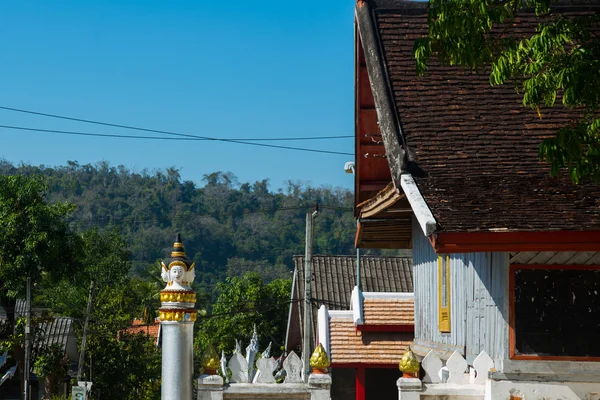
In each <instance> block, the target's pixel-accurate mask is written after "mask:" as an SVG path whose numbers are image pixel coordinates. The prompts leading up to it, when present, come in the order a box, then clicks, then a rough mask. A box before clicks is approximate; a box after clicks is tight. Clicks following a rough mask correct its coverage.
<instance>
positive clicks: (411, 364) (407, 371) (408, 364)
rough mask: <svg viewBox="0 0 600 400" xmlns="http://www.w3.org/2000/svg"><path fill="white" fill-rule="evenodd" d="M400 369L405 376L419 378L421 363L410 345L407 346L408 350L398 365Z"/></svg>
mask: <svg viewBox="0 0 600 400" xmlns="http://www.w3.org/2000/svg"><path fill="white" fill-rule="evenodd" d="M398 367H399V368H400V371H402V373H403V374H404V375H403V376H402V377H403V378H417V377H418V374H419V369H420V368H421V365H420V364H419V360H417V357H416V356H415V354H414V353H413V352H412V350H411V349H410V346H408V347H407V348H406V351H405V352H404V354H403V355H402V359H401V360H400V364H399V365H398Z"/></svg>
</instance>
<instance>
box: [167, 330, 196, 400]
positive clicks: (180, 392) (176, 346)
mask: <svg viewBox="0 0 600 400" xmlns="http://www.w3.org/2000/svg"><path fill="white" fill-rule="evenodd" d="M160 325H161V327H160V329H161V335H162V388H161V399H162V400H191V399H192V380H193V376H192V374H193V366H194V360H193V357H192V356H193V349H192V345H193V343H194V323H193V322H183V321H182V322H176V321H161V323H160Z"/></svg>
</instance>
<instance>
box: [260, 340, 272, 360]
mask: <svg viewBox="0 0 600 400" xmlns="http://www.w3.org/2000/svg"><path fill="white" fill-rule="evenodd" d="M272 344H273V342H269V345H268V346H267V348H266V349H265V351H263V353H262V355H261V358H269V357H271V345H272Z"/></svg>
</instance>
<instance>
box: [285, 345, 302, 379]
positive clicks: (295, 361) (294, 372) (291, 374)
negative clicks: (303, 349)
mask: <svg viewBox="0 0 600 400" xmlns="http://www.w3.org/2000/svg"><path fill="white" fill-rule="evenodd" d="M302 367H303V366H302V360H301V359H300V357H298V355H297V354H296V353H294V352H293V351H292V352H290V354H289V355H288V356H287V357H286V358H285V361H284V362H283V369H284V370H285V373H286V377H285V381H284V382H285V383H302V382H303V380H302Z"/></svg>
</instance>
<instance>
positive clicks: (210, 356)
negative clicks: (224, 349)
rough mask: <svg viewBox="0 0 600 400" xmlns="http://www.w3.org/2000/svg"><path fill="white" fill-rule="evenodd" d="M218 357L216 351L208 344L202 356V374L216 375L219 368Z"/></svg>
mask: <svg viewBox="0 0 600 400" xmlns="http://www.w3.org/2000/svg"><path fill="white" fill-rule="evenodd" d="M219 362H220V360H219V355H218V354H217V351H216V350H215V348H214V347H213V345H212V344H209V345H208V347H207V348H206V350H205V351H204V354H202V360H201V364H202V368H204V373H205V374H206V375H215V374H216V373H217V369H218V368H219V366H220V363H219Z"/></svg>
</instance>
